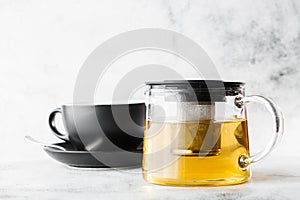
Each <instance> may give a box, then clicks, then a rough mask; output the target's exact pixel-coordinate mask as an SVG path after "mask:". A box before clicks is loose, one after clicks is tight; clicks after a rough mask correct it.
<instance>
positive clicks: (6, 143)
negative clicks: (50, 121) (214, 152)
mask: <svg viewBox="0 0 300 200" xmlns="http://www.w3.org/2000/svg"><path fill="white" fill-rule="evenodd" d="M145 27H151V28H165V29H170V30H174V31H177V32H181V33H183V34H185V35H187V36H188V37H190V38H192V39H193V40H195V41H196V42H197V43H199V44H200V45H201V46H202V47H203V48H204V50H205V51H206V52H207V53H208V54H209V56H210V57H211V58H212V60H213V61H214V62H215V64H216V66H217V68H218V70H219V73H220V75H221V77H222V78H223V79H227V80H232V79H233V80H237V79H238V80H242V81H245V82H246V83H247V93H248V94H261V95H264V96H269V97H271V98H273V99H274V100H275V101H276V102H278V104H279V105H280V106H281V108H282V110H283V112H284V114H285V123H286V129H285V136H284V138H283V140H282V143H281V144H280V145H279V146H278V148H277V149H276V150H275V151H274V152H273V154H272V156H274V157H276V158H277V159H276V162H275V161H273V160H272V159H269V160H266V161H262V162H261V163H259V164H258V165H257V167H258V169H257V171H256V173H254V176H253V180H252V182H250V183H247V184H243V185H239V186H232V187H222V188H172V187H160V186H153V185H149V184H146V183H145V182H144V181H143V180H142V178H141V176H140V174H135V175H131V174H130V175H129V174H126V173H119V172H111V171H109V172H108V171H100V172H98V171H97V172H95V171H92V172H84V171H76V170H70V169H68V168H65V167H64V166H61V165H59V164H57V163H55V162H53V161H52V160H50V159H49V158H48V157H47V156H46V155H45V154H44V153H43V151H42V150H39V149H37V147H36V146H34V145H32V144H31V143H27V142H26V141H25V140H24V136H25V135H32V136H34V137H36V138H40V139H42V140H44V141H48V142H53V141H57V139H56V138H55V137H54V136H53V135H51V133H50V132H49V128H48V126H47V118H48V114H49V112H50V111H52V109H54V108H56V107H57V106H59V105H60V104H62V103H64V102H70V101H72V92H73V86H74V82H75V79H76V76H77V73H78V71H79V69H80V67H81V64H82V63H83V62H84V60H85V59H86V57H87V56H88V55H89V53H90V52H91V51H92V50H93V49H94V48H95V47H97V46H98V45H99V44H101V43H102V42H103V41H105V40H107V39H109V38H110V37H112V36H114V35H116V34H119V33H121V32H125V31H129V30H133V29H138V28H145ZM163 56H165V55H160V56H156V55H153V57H151V58H154V60H153V62H155V63H158V64H160V62H162V61H165V60H168V59H169V58H165V57H163ZM162 57H163V58H164V59H161V58H162ZM158 58H159V59H158ZM147 59H149V56H148V57H147V56H145V55H144V56H140V55H136V56H135V57H134V56H133V57H131V58H130V59H128V60H123V61H122V62H121V63H120V64H119V66H122V70H124V71H126V70H128V69H129V68H130V67H132V65H133V62H136V63H139V64H146V63H144V62H146V60H147ZM147 62H148V61H147ZM169 63H172V62H169ZM299 66H300V1H297V0H289V1H288V0H261V1H252V0H246V1H239V0H227V1H217V0H209V1H196V0H157V1H153V0H101V1H98V0H91V1H84V0H76V1H73V0H64V1H60V0H53V1H47V0H30V1H19V0H0V113H1V114H0V128H1V132H0V137H1V145H0V199H5V198H6V199H9V198H17V197H18V198H20V199H22V198H24V199H25V198H26V197H28V198H30V199H39V198H40V197H43V198H45V199H51V198H53V199H58V198H59V197H61V196H63V197H65V198H68V197H72V198H78V199H79V198H80V199H82V198H86V197H90V198H92V197H93V198H97V197H103V198H105V197H108V196H113V197H116V198H117V197H119V198H125V197H128V198H129V197H132V196H133V195H136V197H140V198H145V199H147V198H149V199H151V198H152V199H154V198H155V199H157V198H169V199H176V198H178V199H184V198H185V197H186V198H188V197H191V198H192V197H193V198H194V199H195V198H199V199H201V198H203V199H205V198H206V199H211V198H212V197H215V199H226V198H227V199H230V198H241V199H258V198H259V197H261V198H262V199H293V198H295V197H296V196H300V195H299V188H300V187H299V183H300V180H299V172H298V170H299V169H300V165H299V163H297V162H298V160H300V159H299V158H300V156H299V152H300V147H299V141H300V134H299V131H298V130H299V128H298V124H299V121H300V115H299V113H300V102H299V99H300V92H299V91H300V90H299V87H300V81H299V80H300V73H299ZM127 67H128V68H127ZM116 68H117V69H118V66H116ZM180 70H181V72H182V73H187V74H190V72H191V71H190V68H188V67H182V68H181V69H180ZM108 77H109V81H111V82H115V81H116V80H118V78H119V77H118V76H117V75H116V74H114V75H109V74H108ZM109 90H111V88H107V91H109ZM106 95H108V94H107V93H106V92H104V93H101V94H98V96H100V97H105V96H106ZM248 113H249V123H250V135H251V137H252V140H251V146H252V148H251V149H252V150H253V152H255V151H258V150H260V149H261V148H262V147H263V146H264V145H265V143H266V142H267V140H268V139H269V135H270V128H269V125H270V123H269V121H268V119H269V118H268V117H267V116H266V114H264V113H263V112H262V111H260V108H259V109H255V108H252V110H249V112H248ZM286 157H288V158H286ZM283 158H284V159H283ZM33 160H35V161H33ZM42 160H44V161H42ZM295 163H296V164H295ZM74 194H75V195H74Z"/></svg>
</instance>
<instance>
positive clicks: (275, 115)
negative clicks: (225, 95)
mask: <svg viewBox="0 0 300 200" xmlns="http://www.w3.org/2000/svg"><path fill="white" fill-rule="evenodd" d="M253 102H255V103H261V104H263V105H264V106H265V107H266V108H267V110H268V111H269V112H270V114H271V115H272V120H273V134H272V138H271V140H270V142H269V143H268V144H267V146H266V147H265V149H264V150H262V151H260V152H259V153H257V154H256V155H250V156H247V155H241V156H240V158H239V165H240V166H241V167H242V168H245V167H247V166H248V165H250V164H252V163H255V162H257V161H260V160H262V159H263V158H265V157H266V156H267V155H268V154H269V153H270V152H271V151H272V150H273V149H274V147H275V146H276V145H277V144H278V142H279V141H280V139H281V137H282V135H283V131H284V119H283V114H282V112H281V110H280V109H279V107H278V106H277V105H276V104H275V103H274V102H273V101H272V100H270V99H268V98H266V97H263V96H259V95H251V96H246V97H243V96H237V97H236V98H235V105H236V106H237V107H238V108H242V107H243V106H245V105H247V104H249V103H253Z"/></svg>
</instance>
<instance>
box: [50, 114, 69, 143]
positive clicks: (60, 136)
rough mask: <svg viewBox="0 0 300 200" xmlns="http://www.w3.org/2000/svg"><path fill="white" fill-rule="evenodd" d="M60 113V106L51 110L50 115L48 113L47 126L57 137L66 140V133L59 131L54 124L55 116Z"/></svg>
mask: <svg viewBox="0 0 300 200" xmlns="http://www.w3.org/2000/svg"><path fill="white" fill-rule="evenodd" d="M59 113H60V114H61V108H56V109H55V110H53V111H52V112H51V113H50V115H49V120H48V122H49V126H50V128H51V130H52V132H53V134H54V135H55V136H56V137H58V138H59V139H62V140H65V141H68V135H67V134H62V133H61V132H59V131H58V130H57V128H56V126H55V117H56V115H57V114H59Z"/></svg>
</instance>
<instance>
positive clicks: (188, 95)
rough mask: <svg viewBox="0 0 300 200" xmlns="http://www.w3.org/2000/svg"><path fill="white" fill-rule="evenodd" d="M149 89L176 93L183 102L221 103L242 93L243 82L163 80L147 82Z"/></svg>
mask: <svg viewBox="0 0 300 200" xmlns="http://www.w3.org/2000/svg"><path fill="white" fill-rule="evenodd" d="M146 85H149V86H150V89H164V91H168V90H169V91H172V90H173V91H175V90H176V91H178V92H179V93H180V94H181V95H184V96H185V99H184V100H183V101H199V102H222V101H225V97H226V96H235V95H238V94H243V93H244V85H245V83H243V82H236V81H222V80H164V81H149V82H146Z"/></svg>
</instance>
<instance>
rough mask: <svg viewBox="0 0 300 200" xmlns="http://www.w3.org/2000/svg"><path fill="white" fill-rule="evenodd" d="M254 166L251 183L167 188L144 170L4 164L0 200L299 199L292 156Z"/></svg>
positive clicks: (299, 176) (299, 182) (299, 183)
mask: <svg viewBox="0 0 300 200" xmlns="http://www.w3.org/2000/svg"><path fill="white" fill-rule="evenodd" d="M268 161H269V162H264V164H260V165H257V166H255V167H254V169H253V171H254V172H253V177H252V179H251V181H249V182H248V183H244V184H240V185H233V186H223V187H168V186H159V185H153V184H149V183H146V182H145V181H144V180H143V178H142V176H141V169H140V168H137V169H127V170H84V169H79V170H78V169H75V168H68V167H66V166H64V165H61V164H59V163H56V162H53V161H52V160H50V159H49V160H40V161H26V162H7V163H1V165H0V171H1V176H0V180H1V181H0V199H70V198H71V199H74V200H76V199H216V200H219V199H220V200H227V199H243V200H246V199H247V200H252V199H253V200H260V199H274V200H275V199H276V200H277V199H278V200H284V199H297V198H299V197H300V191H299V188H300V172H299V169H300V162H299V160H295V159H294V158H291V157H285V158H282V159H280V160H279V159H277V160H275V159H274V160H272V159H268Z"/></svg>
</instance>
